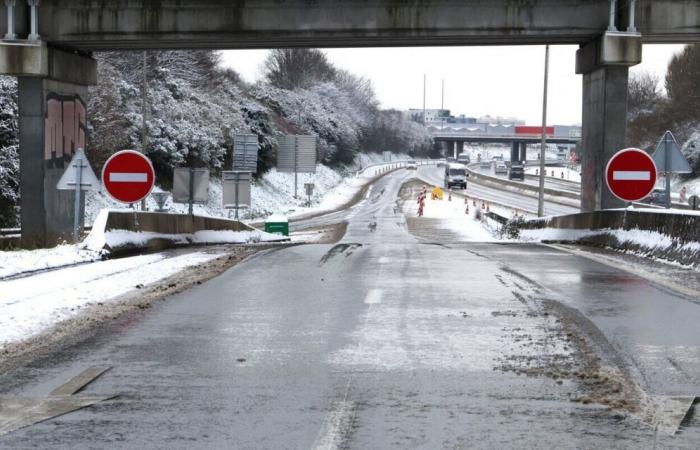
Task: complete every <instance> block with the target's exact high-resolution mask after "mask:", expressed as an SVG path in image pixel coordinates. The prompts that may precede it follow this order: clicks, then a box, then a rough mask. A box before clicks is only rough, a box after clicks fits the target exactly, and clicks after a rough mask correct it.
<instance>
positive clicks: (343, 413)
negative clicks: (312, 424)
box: [311, 392, 355, 450]
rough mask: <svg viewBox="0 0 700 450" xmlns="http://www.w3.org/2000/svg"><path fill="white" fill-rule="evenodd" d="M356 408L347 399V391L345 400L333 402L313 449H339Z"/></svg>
mask: <svg viewBox="0 0 700 450" xmlns="http://www.w3.org/2000/svg"><path fill="white" fill-rule="evenodd" d="M354 409H355V403H354V402H351V401H348V400H347V392H346V394H345V398H343V400H341V401H338V402H333V406H332V408H331V411H330V412H329V413H328V415H326V418H325V420H324V421H323V426H322V427H321V430H320V431H319V433H318V435H317V436H316V440H315V441H314V443H313V446H312V447H311V450H337V449H339V448H340V446H341V445H343V439H344V436H345V434H346V433H347V432H348V430H349V428H350V425H351V419H352V414H353V411H354Z"/></svg>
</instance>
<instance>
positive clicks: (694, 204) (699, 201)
mask: <svg viewBox="0 0 700 450" xmlns="http://www.w3.org/2000/svg"><path fill="white" fill-rule="evenodd" d="M688 205H690V209H692V210H693V211H695V210H697V209H698V207H700V197H698V196H697V195H691V196H690V198H689V199H688Z"/></svg>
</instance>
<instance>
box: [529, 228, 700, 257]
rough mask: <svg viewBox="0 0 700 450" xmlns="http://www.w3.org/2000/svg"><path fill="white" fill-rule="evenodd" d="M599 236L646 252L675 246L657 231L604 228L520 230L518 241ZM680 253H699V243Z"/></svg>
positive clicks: (685, 246)
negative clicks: (636, 246)
mask: <svg viewBox="0 0 700 450" xmlns="http://www.w3.org/2000/svg"><path fill="white" fill-rule="evenodd" d="M600 235H611V236H614V237H615V239H617V241H618V242H619V243H621V244H623V245H625V244H626V245H638V246H639V247H641V248H642V249H645V250H647V251H650V252H651V251H654V250H665V249H668V248H671V247H672V246H673V245H675V244H676V241H675V240H674V239H673V238H672V237H671V236H668V235H666V234H663V233H659V232H657V231H649V230H638V229H633V230H621V229H610V228H605V229H601V230H589V229H587V230H576V229H569V228H562V229H557V228H543V229H538V230H520V239H521V240H523V241H537V242H541V241H577V240H579V239H583V238H590V237H594V236H600ZM675 250H676V251H680V252H686V251H688V252H698V251H700V242H686V243H685V244H681V245H678V246H677V247H676V248H675Z"/></svg>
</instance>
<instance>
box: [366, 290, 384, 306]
mask: <svg viewBox="0 0 700 450" xmlns="http://www.w3.org/2000/svg"><path fill="white" fill-rule="evenodd" d="M381 302H382V290H381V289H370V291H369V292H368V293H367V297H365V303H366V304H368V305H376V304H377V303H381Z"/></svg>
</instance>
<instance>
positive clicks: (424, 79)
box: [423, 74, 426, 125]
mask: <svg viewBox="0 0 700 450" xmlns="http://www.w3.org/2000/svg"><path fill="white" fill-rule="evenodd" d="M425 81H426V77H425V74H423V125H425Z"/></svg>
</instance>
